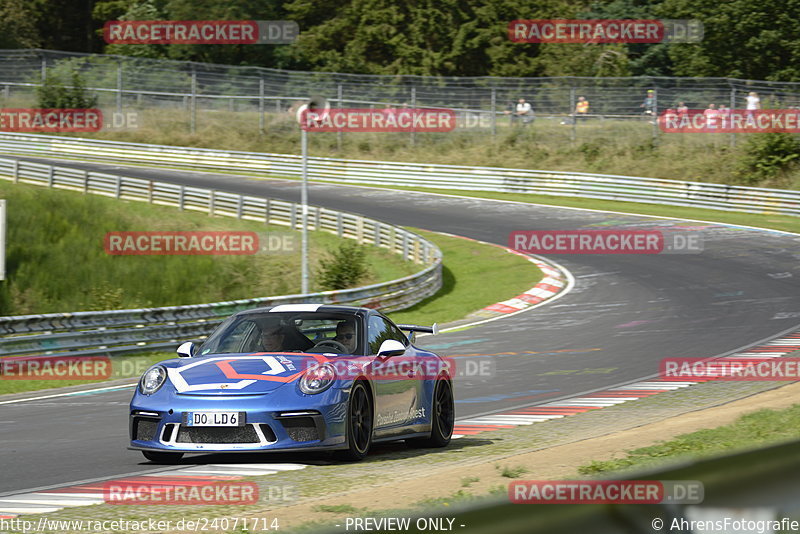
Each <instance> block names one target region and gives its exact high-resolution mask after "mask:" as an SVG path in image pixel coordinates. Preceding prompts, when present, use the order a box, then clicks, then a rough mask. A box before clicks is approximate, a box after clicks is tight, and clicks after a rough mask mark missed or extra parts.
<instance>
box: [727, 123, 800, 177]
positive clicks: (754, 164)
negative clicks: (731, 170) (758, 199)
mask: <svg viewBox="0 0 800 534" xmlns="http://www.w3.org/2000/svg"><path fill="white" fill-rule="evenodd" d="M798 158H800V141H799V140H798V139H797V137H796V136H794V135H792V134H788V133H764V134H752V135H750V136H748V138H747V142H746V145H745V147H744V154H743V155H742V156H740V159H739V161H738V165H737V170H736V178H737V179H738V181H739V182H741V183H744V184H748V185H755V184H759V185H761V182H762V181H764V180H773V179H775V178H780V177H782V176H783V175H785V174H786V173H787V172H788V171H789V170H790V169H791V168H792V167H794V166H796V165H797V163H798Z"/></svg>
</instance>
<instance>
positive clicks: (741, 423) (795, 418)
mask: <svg viewBox="0 0 800 534" xmlns="http://www.w3.org/2000/svg"><path fill="white" fill-rule="evenodd" d="M798 438H800V404H795V405H794V406H792V407H791V408H786V409H783V410H768V409H764V410H758V411H755V412H751V413H748V414H745V415H743V416H741V417H740V418H739V419H737V420H736V421H735V422H733V423H731V424H729V425H723V426H718V427H716V428H710V429H706V430H698V431H696V432H691V433H688V434H683V435H680V436H677V437H676V438H675V439H671V440H669V441H663V442H661V443H658V444H656V445H651V446H649V447H642V448H639V449H634V450H631V451H627V453H626V456H625V457H623V458H617V459H614V460H604V461H596V460H595V461H592V462H590V463H588V464H586V465H584V466H581V467H580V468H579V469H578V472H579V473H580V474H581V475H584V476H596V475H605V474H608V473H619V472H624V471H633V470H639V469H645V468H653V467H658V466H660V465H663V464H668V463H671V462H678V461H681V460H694V459H699V458H704V457H709V456H714V455H718V454H722V453H731V452H734V451H739V450H745V449H750V448H756V447H761V446H765V445H770V444H775V443H778V442H781V441H784V440H790V439H798Z"/></svg>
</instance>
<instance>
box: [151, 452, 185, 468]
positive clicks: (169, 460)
mask: <svg viewBox="0 0 800 534" xmlns="http://www.w3.org/2000/svg"><path fill="white" fill-rule="evenodd" d="M142 454H143V455H144V457H145V458H147V459H148V460H150V461H151V462H153V463H156V464H167V465H172V464H177V463H178V462H180V461H181V458H183V453H182V452H161V451H142Z"/></svg>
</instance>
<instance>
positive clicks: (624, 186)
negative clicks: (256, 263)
mask: <svg viewBox="0 0 800 534" xmlns="http://www.w3.org/2000/svg"><path fill="white" fill-rule="evenodd" d="M0 151H4V152H7V153H15V154H23V155H31V156H40V157H55V158H74V159H80V160H84V161H100V162H114V163H120V164H128V165H130V164H142V165H150V166H161V167H179V168H189V169H196V170H213V171H222V172H233V173H248V174H257V175H262V176H263V175H271V176H285V177H297V176H299V175H300V170H301V162H300V157H299V156H296V155H291V154H261V153H255V152H228V151H222V150H211V149H198V148H182V147H173V146H163V145H145V144H132V143H119V142H114V141H104V140H96V139H80V138H72V137H58V136H42V135H35V134H10V133H0ZM308 172H309V177H310V178H311V179H313V180H319V181H331V182H345V183H354V184H367V185H390V186H392V185H393V186H410V187H426V188H434V189H457V190H480V191H494V192H505V193H534V194H539V195H555V196H573V197H582V198H596V199H603V200H619V201H628V202H643V203H649V204H663V205H671V206H686V207H698V208H709V209H716V210H725V211H740V212H747V213H769V214H785V215H793V216H800V192H799V191H789V190H783V189H766V188H759V187H744V186H733V185H725V184H712V183H703V182H685V181H679V180H666V179H658V178H645V177H634V176H620V175H608V174H589V173H574V172H573V173H571V172H553V171H541V170H528V169H507V168H499V167H468V166H459V165H434V164H420V163H403V162H390V161H361V160H346V159H334V158H318V157H317V158H309V171H308Z"/></svg>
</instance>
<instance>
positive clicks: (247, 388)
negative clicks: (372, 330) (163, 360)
mask: <svg viewBox="0 0 800 534" xmlns="http://www.w3.org/2000/svg"><path fill="white" fill-rule="evenodd" d="M335 356H337V355H334V354H331V355H324V354H308V353H296V352H288V353H256V354H215V355H210V356H201V357H198V358H187V359H180V360H171V362H170V364H171V365H168V366H167V374H168V376H169V380H170V382H171V383H172V385H173V386H174V387H175V389H176V391H177V392H178V393H179V394H186V395H259V394H264V393H270V392H272V391H274V390H276V389H278V388H280V387H281V386H283V385H285V384H291V383H294V382H296V381H297V380H299V379H300V377H301V376H302V374H303V373H304V372H305V371H306V370H307V369H309V368H311V367H313V366H318V365H321V364H323V363H326V362H328V361H330V359H331V358H330V357H335ZM336 359H337V360H341V359H342V358H341V357H338V358H336ZM344 359H345V360H346V361H348V362H349V361H351V360H350V359H349V358H344ZM354 360H363V358H355V359H354Z"/></svg>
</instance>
